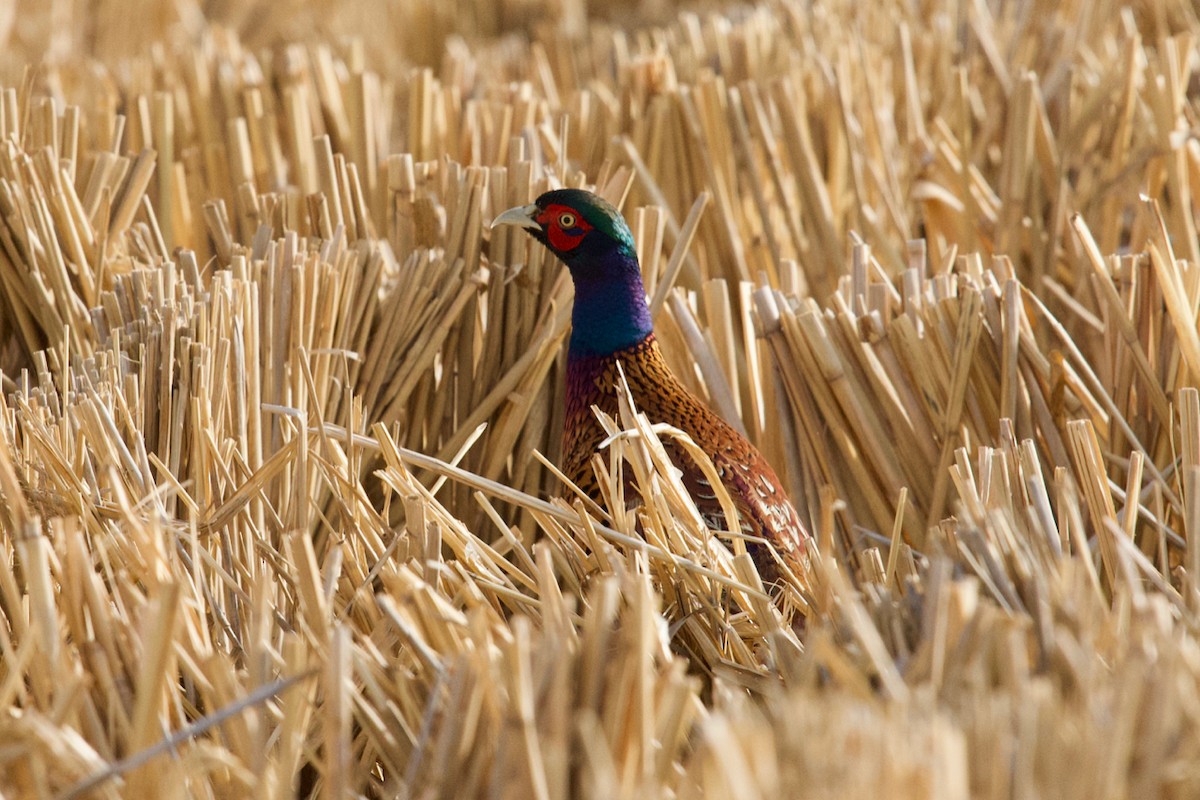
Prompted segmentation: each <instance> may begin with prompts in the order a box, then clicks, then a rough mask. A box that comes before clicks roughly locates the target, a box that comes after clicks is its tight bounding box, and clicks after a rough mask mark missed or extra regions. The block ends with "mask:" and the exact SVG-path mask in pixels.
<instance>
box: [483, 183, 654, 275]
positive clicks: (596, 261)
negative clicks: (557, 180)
mask: <svg viewBox="0 0 1200 800" xmlns="http://www.w3.org/2000/svg"><path fill="white" fill-rule="evenodd" d="M500 225H515V226H517V227H520V228H524V229H525V231H526V232H528V233H529V234H530V235H531V236H533V238H535V239H537V240H538V241H539V242H541V243H542V244H544V245H546V247H547V248H549V249H550V252H552V253H554V255H556V256H558V258H559V259H560V260H561V261H562V262H563V263H564V264H566V265H567V268H568V269H570V270H571V275H572V277H573V278H574V279H575V281H576V283H578V282H579V281H580V279H581V278H582V279H584V280H601V279H605V278H609V279H622V278H624V277H625V276H624V275H623V274H621V273H622V272H623V270H621V269H619V267H620V266H624V265H626V264H628V263H629V262H631V261H632V263H633V264H634V265H636V264H637V255H636V250H635V248H634V244H633V234H632V233H630V231H629V226H628V225H627V224H626V223H625V220H624V219H623V218H622V217H621V212H619V211H617V209H616V208H614V207H613V205H612V204H611V203H609V202H608V201H607V200H605V199H604V198H602V197H600V196H599V195H596V194H593V193H592V192H588V191H585V190H583V189H556V190H554V191H551V192H546V193H545V194H543V195H542V196H541V197H539V198H538V199H537V200H535V201H534V202H533V203H531V204H530V205H527V206H518V207H517V208H510V209H509V210H508V211H505V212H504V213H503V214H501V215H500V216H498V217H496V218H495V219H494V220H493V221H492V227H493V228H495V227H497V226H500ZM612 267H618V268H617V269H606V268H612ZM607 272H612V273H614V274H610V275H608V274H605V273H607Z"/></svg>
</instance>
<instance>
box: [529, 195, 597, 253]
mask: <svg viewBox="0 0 1200 800" xmlns="http://www.w3.org/2000/svg"><path fill="white" fill-rule="evenodd" d="M537 221H538V223H539V224H541V225H543V226H545V228H546V239H547V240H548V241H549V243H550V246H551V247H553V248H554V249H555V250H557V251H558V252H560V253H569V252H570V251H572V250H574V249H575V248H576V247H578V246H579V243H580V242H582V241H583V237H584V236H587V233H588V231H590V230H592V226H591V225H589V224H588V223H587V221H585V220H584V218H583V216H582V215H581V214H580V213H579V212H578V211H576V210H575V209H573V208H571V207H570V206H564V205H559V204H557V203H556V204H552V205H549V206H546V207H545V208H544V209H542V212H541V213H540V214H538V215H537Z"/></svg>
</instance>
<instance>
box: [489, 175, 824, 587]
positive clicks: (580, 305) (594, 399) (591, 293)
mask: <svg viewBox="0 0 1200 800" xmlns="http://www.w3.org/2000/svg"><path fill="white" fill-rule="evenodd" d="M498 225H516V226H519V227H521V228H523V229H525V230H526V231H527V232H528V233H529V234H530V235H532V236H533V238H535V239H537V240H538V241H539V242H541V243H542V244H544V245H545V246H546V247H547V248H549V249H550V252H552V253H554V255H556V256H558V258H559V259H560V260H561V261H562V262H563V263H564V264H566V265H567V268H568V269H569V270H570V272H571V278H572V280H573V281H574V283H575V304H574V307H573V309H572V313H571V325H572V327H571V343H570V347H569V349H568V352H567V386H566V418H565V421H564V425H563V436H562V449H563V461H564V463H563V471H564V472H565V473H566V475H567V477H568V478H570V479H571V480H572V481H574V482H575V483H576V485H577V486H579V487H580V488H581V489H583V490H584V491H585V492H587V493H588V494H589V495H591V496H592V497H593V498H595V499H599V492H598V490H597V488H596V478H595V475H594V473H593V472H592V468H591V458H592V455H593V454H594V453H595V452H596V449H597V447H598V446H599V445H600V443H601V442H602V441H603V440H604V438H605V433H604V429H603V428H602V427H601V426H600V423H599V421H598V420H597V419H596V417H595V415H594V414H593V413H592V410H591V409H592V406H597V407H599V408H600V409H601V410H602V411H604V412H605V413H607V414H609V415H612V416H614V417H615V416H616V415H617V413H618V400H617V397H618V395H617V391H618V387H617V380H618V379H617V367H616V365H617V362H621V364H622V366H623V368H624V372H625V377H626V380H627V382H628V384H629V390H630V392H631V394H632V395H633V400H634V403H635V404H636V405H637V408H638V409H639V410H640V411H642V412H643V413H645V414H646V416H647V417H648V418H649V419H650V421H651V422H663V423H666V424H668V425H671V426H674V427H676V428H679V429H680V430H682V431H684V432H685V433H687V434H688V435H689V436H690V437H691V438H692V439H693V440H694V441H695V442H696V444H697V445H699V446H700V448H701V449H703V450H704V451H705V453H707V454H708V456H709V458H711V459H712V462H713V465H714V466H715V467H716V468H717V471H718V474H719V475H720V476H721V482H722V484H724V486H725V488H726V489H727V490H728V492H729V494H730V497H731V498H732V499H733V501H734V504H735V505H736V507H737V511H738V515H739V516H740V517H741V527H742V529H743V530H744V531H745V532H747V533H750V534H753V535H755V536H759V537H762V538H763V539H766V540H767V541H769V542H770V543H771V544H772V545H773V546H774V547H775V549H776V551H777V552H778V553H779V554H780V555H782V556H784V557H792V558H795V557H797V556H799V555H800V554H801V553H802V552H803V548H804V547H805V541H806V540H807V539H808V534H807V532H806V531H805V529H804V527H803V525H802V524H801V522H800V518H799V517H798V516H797V514H796V510H795V508H793V507H792V504H791V501H789V500H788V498H787V495H786V493H785V492H784V490H783V485H782V484H781V483H780V481H779V478H778V477H777V476H776V475H775V470H773V469H771V466H770V464H768V463H767V462H766V460H765V459H764V458H763V457H762V455H761V454H760V453H759V452H758V450H757V449H755V447H754V446H753V445H752V444H750V442H748V441H746V439H745V437H743V436H742V435H741V434H740V433H738V432H737V431H736V430H734V429H733V428H732V427H731V426H730V425H729V424H728V423H726V422H725V420H723V419H721V418H720V417H719V416H717V415H716V414H714V413H713V412H712V411H710V410H709V409H708V408H707V407H705V405H704V404H703V403H702V402H700V400H698V399H697V398H696V397H695V396H694V395H692V394H691V393H690V392H688V391H687V390H686V389H685V388H684V387H683V385H682V384H680V383H679V381H678V380H676V378H675V376H674V375H672V374H671V371H670V370H669V369H668V368H667V363H666V361H665V360H664V359H663V355H662V352H661V351H660V350H659V347H658V342H657V341H655V338H654V326H653V325H652V324H651V320H650V308H649V306H648V305H647V303H646V294H645V290H644V289H643V287H642V272H641V268H640V267H639V265H638V259H637V252H636V250H635V248H634V242H633V234H632V233H630V231H629V226H628V225H627V224H626V223H625V220H624V219H623V218H622V217H621V214H620V212H618V211H617V209H615V208H614V207H613V206H612V205H611V204H610V203H608V202H607V201H606V200H604V199H603V198H601V197H599V196H597V195H595V194H592V193H591V192H587V191H583V190H581V189H559V190H556V191H552V192H547V193H546V194H543V195H542V196H541V197H539V198H538V199H537V200H536V201H535V202H534V203H533V204H532V205H528V206H521V207H518V208H512V209H509V210H508V211H505V212H504V213H502V214H500V215H499V216H498V217H496V218H495V220H494V221H493V222H492V227H493V228H494V227H496V226H498ZM664 445H666V446H667V450H668V453H669V454H670V455H671V460H672V461H673V462H674V463H675V465H676V466H678V467H679V468H680V469H681V470H683V473H684V486H686V487H687V489H688V491H689V492H690V494H691V495H692V498H693V499H694V500H695V502H696V507H697V509H698V510H699V511H700V513H701V515H702V516H703V518H704V520H705V523H706V524H707V525H708V526H709V527H711V528H715V529H720V530H727V529H728V527H729V526H728V525H727V524H726V521H725V515H724V513H723V512H722V510H721V506H720V504H719V502H718V501H717V498H716V496H715V494H714V492H713V491H712V486H711V485H710V484H709V483H708V481H706V480H705V479H704V476H703V474H702V473H701V471H700V469H699V468H698V467H697V466H695V464H694V463H693V462H692V461H691V459H690V457H689V456H687V455H686V453H685V452H684V451H683V450H682V448H679V447H673V446H672V445H671V444H670V443H669V442H664ZM747 549H748V550H749V552H750V554H751V555H752V556H753V558H754V561H755V563H756V564H757V565H758V569H759V573H760V574H761V575H762V577H763V579H764V580H765V581H768V582H771V581H773V580H775V579H776V578H777V577H778V567H777V564H776V562H775V559H774V558H773V557H772V556H771V554H770V553H769V552H767V551H766V548H764V547H762V546H761V545H756V544H754V543H748V547H747Z"/></svg>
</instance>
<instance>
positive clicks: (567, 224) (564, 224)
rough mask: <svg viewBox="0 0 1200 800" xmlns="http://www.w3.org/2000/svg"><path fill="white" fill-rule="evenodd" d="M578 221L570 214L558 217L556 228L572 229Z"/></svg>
mask: <svg viewBox="0 0 1200 800" xmlns="http://www.w3.org/2000/svg"><path fill="white" fill-rule="evenodd" d="M578 221H579V220H578V219H577V218H576V217H575V215H574V214H571V213H570V212H568V213H566V214H559V215H558V227H560V228H567V229H569V228H574V227H575V223H576V222H578Z"/></svg>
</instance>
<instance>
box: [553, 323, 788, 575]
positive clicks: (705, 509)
mask: <svg viewBox="0 0 1200 800" xmlns="http://www.w3.org/2000/svg"><path fill="white" fill-rule="evenodd" d="M618 362H619V363H620V364H621V365H622V367H623V369H624V372H625V377H626V380H627V382H628V384H629V390H630V393H631V394H632V395H633V401H634V404H635V405H636V406H637V408H638V410H639V411H641V412H643V413H644V414H646V416H647V417H648V418H649V419H650V421H651V422H662V423H666V424H667V425H671V426H672V427H675V428H679V429H680V430H682V431H683V432H685V433H687V434H688V436H690V437H691V438H692V440H693V441H695V442H696V444H698V445H699V446H700V448H701V449H702V450H704V452H705V453H706V454H707V455H708V457H709V458H710V459H712V462H713V465H714V466H715V467H716V468H717V472H718V474H719V475H720V476H721V482H722V484H723V485H724V486H725V489H726V490H727V491H728V492H729V495H730V497H731V498H732V499H733V501H734V504H735V505H736V507H737V511H738V515H739V516H740V517H741V528H742V530H743V531H744V532H746V533H749V534H751V535H754V536H759V537H762V538H764V539H766V540H768V541H770V542H771V543H772V544H773V545H774V547H775V550H776V552H778V553H779V555H781V556H783V557H793V558H794V557H798V556H799V555H800V553H801V552H802V548H803V544H802V539H803V537H804V535H805V534H804V528H803V526H802V525H801V523H800V518H799V517H798V516H797V514H796V510H795V509H794V508H793V507H792V504H791V502H790V501H789V500H788V498H787V495H786V493H785V492H784V491H783V488H782V485H781V483H780V481H779V478H778V476H777V475H776V474H775V470H773V469H772V468H771V465H770V464H768V463H767V461H766V460H765V459H764V458H763V457H762V455H761V454H760V453H759V452H758V450H757V449H755V447H754V446H753V445H752V444H750V442H748V441H747V440H746V439H745V437H743V436H742V435H741V434H740V433H738V432H737V431H736V430H734V429H733V427H731V426H730V425H729V424H728V423H726V422H725V420H723V419H721V418H720V417H719V416H717V415H716V414H714V413H713V412H712V411H710V410H709V409H708V407H707V406H705V405H704V403H702V402H701V401H700V400H699V399H698V398H697V397H696V396H695V395H693V394H692V393H691V392H689V391H687V389H685V388H684V387H683V386H682V384H680V383H679V381H678V380H676V379H675V376H674V375H672V374H671V371H670V369H669V368H668V367H667V363H666V361H665V360H664V359H663V355H662V352H661V351H660V350H659V347H658V342H657V341H655V338H654V334H650V335H649V336H647V337H646V338H645V339H643V340H642V341H641V342H640V343H638V344H637V345H635V346H633V347H631V348H628V349H626V350H622V351H620V352H618V353H613V354H611V355H606V356H583V357H576V356H572V357H571V358H569V360H568V362H567V385H566V418H565V420H564V425H563V438H562V445H563V468H564V471H565V473H566V475H567V477H568V478H570V479H571V480H572V481H574V482H575V484H576V485H577V486H579V487H580V488H581V489H583V491H584V492H586V493H587V494H588V495H589V496H591V497H594V498H598V497H599V489H598V486H597V481H596V476H595V472H594V470H593V469H592V465H591V459H592V456H593V455H594V454H595V453H596V451H597V448H598V447H599V445H600V443H601V442H602V441H603V440H604V438H605V433H604V429H603V428H602V427H601V426H600V423H599V421H598V420H597V418H596V415H595V413H594V412H593V411H592V407H593V406H595V407H597V408H599V409H600V410H601V411H603V412H605V413H606V414H609V415H611V416H614V417H615V416H616V415H617V411H618V394H617V392H618V380H619V378H618V372H617V364H618ZM664 446H665V447H666V448H667V452H668V453H669V454H670V456H671V460H672V462H674V463H675V465H676V466H678V467H679V468H680V469H681V470H682V471H683V482H684V486H685V487H687V489H688V491H689V493H690V494H691V495H692V498H693V499H694V500H695V502H696V507H697V509H698V510H699V511H700V514H701V516H702V517H703V519H704V521H705V524H706V525H708V526H709V527H710V528H713V529H717V530H728V529H729V525H728V523H727V521H726V520H725V513H724V511H723V510H722V509H721V505H720V503H719V502H718V501H717V498H716V495H715V493H714V492H713V491H712V487H711V486H710V485H709V483H708V481H706V480H705V479H704V475H703V473H702V472H701V471H700V468H699V467H698V466H696V465H695V464H694V463H693V462H692V460H691V457H690V456H688V455H687V454H686V452H685V451H684V450H683V448H681V447H678V446H675V445H673V444H672V443H671V442H669V441H664ZM747 550H748V551H749V552H750V554H751V555H752V556H753V558H754V561H755V563H756V564H757V565H758V571H759V574H761V575H762V576H763V579H764V580H766V581H768V582H770V581H773V580H774V579H775V578H776V577H777V576H778V571H779V570H778V564H777V562H776V561H775V558H774V557H773V556H772V555H771V553H770V552H768V551H767V550H766V548H764V547H763V546H762V545H759V544H756V543H753V542H751V543H748V545H747Z"/></svg>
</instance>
